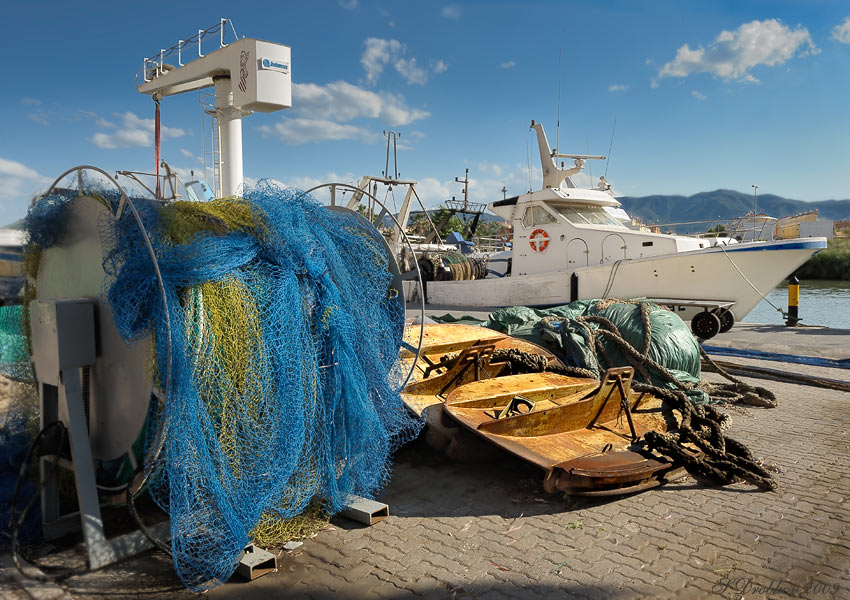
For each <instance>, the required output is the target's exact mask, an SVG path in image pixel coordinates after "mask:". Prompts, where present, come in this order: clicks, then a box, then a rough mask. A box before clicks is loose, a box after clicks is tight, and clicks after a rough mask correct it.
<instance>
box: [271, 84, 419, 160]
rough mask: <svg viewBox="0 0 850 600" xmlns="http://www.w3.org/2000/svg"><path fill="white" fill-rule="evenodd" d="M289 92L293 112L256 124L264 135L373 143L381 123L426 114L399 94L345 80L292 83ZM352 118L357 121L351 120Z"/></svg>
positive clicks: (404, 122) (300, 141)
mask: <svg viewBox="0 0 850 600" xmlns="http://www.w3.org/2000/svg"><path fill="white" fill-rule="evenodd" d="M292 96H293V105H294V106H295V107H296V108H295V111H294V115H295V116H293V117H283V118H282V119H281V121H280V122H278V123H276V124H275V125H264V126H262V127H259V128H258V130H259V131H260V132H261V133H262V134H263V135H264V136H266V137H277V138H279V139H281V140H282V141H284V142H285V143H287V144H290V145H300V144H305V143H307V142H319V141H328V140H358V141H361V142H363V143H368V144H373V143H375V142H378V141H379V140H380V139H381V136H380V134H379V131H380V130H381V127H382V126H389V127H399V126H405V125H409V124H410V123H413V122H415V121H418V120H421V119H424V118H426V117H428V116H429V113H428V112H427V111H424V110H421V109H418V108H410V107H408V106H407V104H406V103H405V101H404V98H403V97H402V96H401V95H399V94H393V93H391V92H380V93H379V92H373V91H371V90H367V89H364V88H362V87H359V86H356V85H353V84H351V83H348V82H347V81H335V82H332V83H329V84H327V85H318V84H315V83H296V84H294V85H293V86H292ZM367 119H375V120H377V121H379V122H380V125H379V124H375V125H374V126H371V127H370V126H369V125H368V124H364V123H363V122H362V121H363V120H367ZM356 120H359V121H361V122H358V123H352V121H356ZM399 147H400V148H401V147H402V146H401V145H400V146H399Z"/></svg>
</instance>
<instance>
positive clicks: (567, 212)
mask: <svg viewBox="0 0 850 600" xmlns="http://www.w3.org/2000/svg"><path fill="white" fill-rule="evenodd" d="M550 206H552V205H550ZM552 208H554V209H555V210H556V211H558V213H559V214H561V215H563V216H564V217H565V218H566V219H567V221H569V222H570V223H573V224H574V225H618V226H619V225H621V223H620V222H619V221H617V220H616V219H615V218H614V217H612V216H611V215H609V214H608V213H607V212H605V209H604V208H602V207H601V206H588V205H586V204H582V205H569V204H560V205H554V206H552Z"/></svg>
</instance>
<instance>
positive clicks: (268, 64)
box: [260, 58, 289, 73]
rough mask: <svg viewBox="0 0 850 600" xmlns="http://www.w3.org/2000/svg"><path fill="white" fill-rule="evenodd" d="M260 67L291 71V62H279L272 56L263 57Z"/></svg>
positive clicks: (284, 71)
mask: <svg viewBox="0 0 850 600" xmlns="http://www.w3.org/2000/svg"><path fill="white" fill-rule="evenodd" d="M260 68H261V69H268V70H269V71H280V72H281V73H289V63H283V62H278V61H276V60H273V59H271V58H261V59H260Z"/></svg>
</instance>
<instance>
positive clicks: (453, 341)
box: [401, 323, 564, 424]
mask: <svg viewBox="0 0 850 600" xmlns="http://www.w3.org/2000/svg"><path fill="white" fill-rule="evenodd" d="M418 333H419V326H418V325H417V326H413V327H409V328H408V331H407V334H406V336H405V337H406V338H408V339H413V338H415V337H418ZM509 348H514V349H516V350H520V351H522V352H526V353H530V354H535V355H538V356H543V357H545V358H546V360H547V361H548V362H549V364H552V365H554V366H557V367H563V366H564V364H563V363H562V362H561V361H560V360H559V359H558V358H557V357H555V355H554V354H552V353H551V352H549V351H548V350H546V349H545V348H543V347H541V346H538V345H537V344H533V343H531V342H526V341H524V340H520V339H517V338H514V337H511V336H508V335H506V334H504V333H500V332H498V331H494V330H492V329H487V328H486V327H477V326H474V325H459V324H453V323H449V324H430V325H425V326H424V330H423V335H422V346H421V350H420V352H419V358H418V360H417V359H416V357H415V356H414V354H413V353H412V352H410V351H409V350H405V349H402V359H403V360H404V361H408V362H409V361H413V360H417V363H416V368H415V369H414V371H413V374H412V375H411V377H410V381H409V382H408V384H407V387H406V388H405V390H404V392H402V394H401V397H402V400H403V401H404V403H405V405H406V406H407V408H408V409H409V410H410V411H411V412H413V413H414V414H416V415H418V416H424V417H425V418H426V419H427V420H428V422H429V424H435V423H436V421H435V419H436V420H439V418H440V415H441V413H442V409H443V404H444V402H445V400H446V396H447V395H448V394H449V392H451V391H452V390H454V389H455V388H457V387H458V386H460V385H463V384H465V383H469V382H472V381H478V380H481V379H491V378H494V377H495V378H498V377H500V376H501V375H502V374H503V373H505V372H506V371H508V373H509V370H508V363H507V362H506V361H504V360H500V355H501V354H502V353H499V352H497V350H507V349H509ZM494 354H495V358H496V360H494ZM451 355H455V356H453V357H452V358H451V360H448V361H441V359H442V358H443V357H445V356H451Z"/></svg>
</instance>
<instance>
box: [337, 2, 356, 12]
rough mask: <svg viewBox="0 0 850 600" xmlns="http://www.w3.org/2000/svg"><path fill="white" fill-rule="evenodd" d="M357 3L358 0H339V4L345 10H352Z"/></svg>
mask: <svg viewBox="0 0 850 600" xmlns="http://www.w3.org/2000/svg"><path fill="white" fill-rule="evenodd" d="M358 4H359V2H358V0H339V5H340V6H341V7H342V8H344V9H345V10H354V9H355V8H357V5H358Z"/></svg>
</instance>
